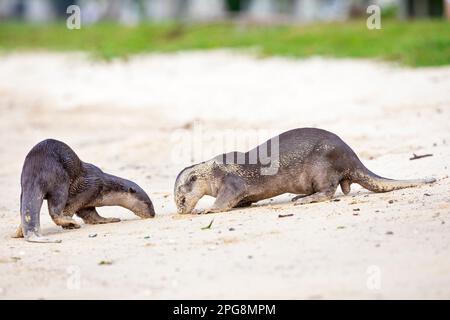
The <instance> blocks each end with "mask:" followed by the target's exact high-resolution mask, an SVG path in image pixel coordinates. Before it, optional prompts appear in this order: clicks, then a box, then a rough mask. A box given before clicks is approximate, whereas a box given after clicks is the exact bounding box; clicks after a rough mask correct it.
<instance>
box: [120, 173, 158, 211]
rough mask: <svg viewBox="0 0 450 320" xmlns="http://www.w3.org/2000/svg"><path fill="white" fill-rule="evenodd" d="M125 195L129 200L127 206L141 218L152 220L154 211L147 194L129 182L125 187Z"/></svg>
mask: <svg viewBox="0 0 450 320" xmlns="http://www.w3.org/2000/svg"><path fill="white" fill-rule="evenodd" d="M126 194H127V196H128V199H129V201H128V202H129V203H128V204H127V206H128V207H129V209H130V210H131V211H133V212H134V213H135V214H136V215H137V216H139V217H141V218H153V217H154V216H155V209H154V208H153V203H152V201H151V200H150V197H149V196H148V195H147V193H146V192H145V191H144V190H143V189H142V188H141V187H139V186H138V185H137V184H136V183H134V182H131V181H130V183H129V185H127V186H126Z"/></svg>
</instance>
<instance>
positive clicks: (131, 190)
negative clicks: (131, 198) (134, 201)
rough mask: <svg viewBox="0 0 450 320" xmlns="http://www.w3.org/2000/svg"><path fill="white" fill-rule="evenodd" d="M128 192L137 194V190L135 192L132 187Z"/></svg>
mask: <svg viewBox="0 0 450 320" xmlns="http://www.w3.org/2000/svg"><path fill="white" fill-rule="evenodd" d="M128 192H129V193H136V190H134V189H133V188H132V187H129V188H128Z"/></svg>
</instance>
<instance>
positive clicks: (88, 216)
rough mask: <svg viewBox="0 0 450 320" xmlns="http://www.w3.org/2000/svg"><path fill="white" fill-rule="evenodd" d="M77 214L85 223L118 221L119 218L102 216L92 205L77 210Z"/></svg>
mask: <svg viewBox="0 0 450 320" xmlns="http://www.w3.org/2000/svg"><path fill="white" fill-rule="evenodd" d="M77 216H79V217H80V218H81V219H83V221H84V223H86V224H103V223H114V222H120V219H119V218H104V217H102V216H100V215H99V214H98V212H97V210H95V208H94V207H89V208H84V209H80V210H78V211H77Z"/></svg>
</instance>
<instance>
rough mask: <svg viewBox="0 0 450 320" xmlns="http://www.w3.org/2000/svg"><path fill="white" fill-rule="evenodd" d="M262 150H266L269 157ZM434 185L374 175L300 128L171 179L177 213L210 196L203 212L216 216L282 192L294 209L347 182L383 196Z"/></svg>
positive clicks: (339, 144) (335, 145)
mask: <svg viewBox="0 0 450 320" xmlns="http://www.w3.org/2000/svg"><path fill="white" fill-rule="evenodd" d="M266 150H270V153H271V154H270V155H269V156H267V154H268V153H267V152H266ZM268 158H269V160H270V161H267V160H268ZM252 159H253V161H252ZM230 160H231V161H230ZM435 181H436V180H435V179H434V178H428V179H423V180H392V179H387V178H383V177H380V176H378V175H376V174H374V173H373V172H371V171H370V170H368V169H367V168H366V167H365V166H364V165H363V164H362V163H361V161H360V160H359V158H358V157H357V155H356V154H355V152H353V150H352V149H351V148H350V147H349V146H348V145H347V144H346V143H345V142H344V141H342V140H341V139H340V138H339V137H338V136H337V135H335V134H333V133H331V132H328V131H325V130H321V129H315V128H300V129H294V130H290V131H287V132H284V133H282V134H280V135H279V136H276V137H274V138H272V139H271V140H268V141H267V142H265V143H263V144H262V145H260V146H258V147H256V148H255V149H252V150H250V151H248V152H246V153H242V152H231V153H228V154H222V155H219V156H217V157H215V158H213V159H211V160H209V161H206V162H202V163H199V164H196V165H193V166H190V167H187V168H185V169H184V170H182V171H181V172H180V174H179V175H178V177H177V179H176V182H175V188H174V189H175V190H174V195H175V203H176V205H177V209H178V212H179V213H190V212H191V211H192V210H193V209H194V208H195V206H196V204H197V202H198V201H199V200H200V198H202V197H203V196H204V195H209V196H212V197H215V198H216V200H215V202H214V205H213V206H212V208H210V209H209V210H206V211H205V212H220V211H227V210H230V209H232V208H236V207H246V206H250V205H251V204H252V203H254V202H257V201H260V200H263V199H268V198H272V197H275V196H278V195H280V194H283V193H293V194H297V195H299V196H296V197H294V198H293V199H292V200H293V201H295V204H296V205H299V204H307V203H312V202H320V201H326V200H330V199H331V198H332V197H333V195H334V193H335V191H336V189H337V187H338V186H339V185H340V186H341V189H342V192H343V193H344V194H348V193H349V192H350V185H351V184H352V183H357V184H360V185H361V186H363V187H364V188H366V189H368V190H370V191H374V192H387V191H392V190H396V189H402V188H408V187H415V186H419V185H423V184H427V183H433V182H435Z"/></svg>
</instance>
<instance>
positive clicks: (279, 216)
mask: <svg viewBox="0 0 450 320" xmlns="http://www.w3.org/2000/svg"><path fill="white" fill-rule="evenodd" d="M293 215H294V214H293V213H289V214H279V215H278V218H286V217H292V216H293Z"/></svg>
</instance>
